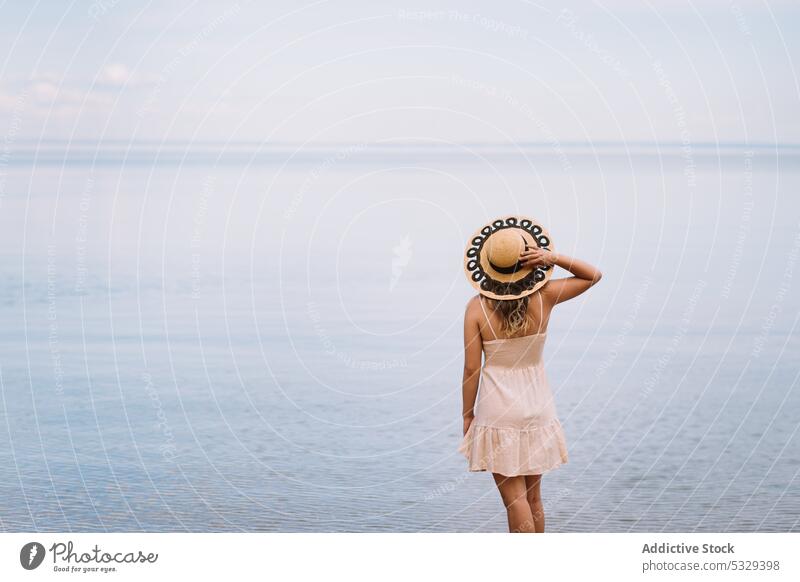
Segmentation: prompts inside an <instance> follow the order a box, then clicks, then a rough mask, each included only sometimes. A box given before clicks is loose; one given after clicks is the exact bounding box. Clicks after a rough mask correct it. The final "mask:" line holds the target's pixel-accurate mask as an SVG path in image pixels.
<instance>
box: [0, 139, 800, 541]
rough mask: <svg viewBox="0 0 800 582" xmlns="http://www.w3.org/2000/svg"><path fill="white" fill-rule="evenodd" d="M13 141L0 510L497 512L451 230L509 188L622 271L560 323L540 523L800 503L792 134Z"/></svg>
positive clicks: (173, 516) (92, 520)
mask: <svg viewBox="0 0 800 582" xmlns="http://www.w3.org/2000/svg"><path fill="white" fill-rule="evenodd" d="M26 147H27V149H26ZM5 161H6V162H7V163H5V165H4V167H3V182H2V188H1V189H0V204H1V206H0V242H2V245H1V246H0V248H2V258H1V259H0V322H2V326H1V327H0V334H1V335H0V397H1V398H0V404H1V406H0V414H1V415H2V422H0V529H1V530H3V531H32V530H35V531H285V532H294V531H322V532H331V531H404V532H405V531H408V532H416V531H423V532H433V531H459V532H473V531H504V529H505V513H504V511H503V507H502V504H501V502H500V498H499V495H498V494H497V491H496V489H495V487H494V484H493V482H492V479H491V476H490V475H488V474H486V473H468V472H467V471H466V464H465V460H464V459H463V458H462V457H461V456H460V455H459V454H458V452H457V450H456V449H457V447H458V444H459V442H460V438H461V418H460V406H461V404H460V380H461V366H462V353H461V324H462V314H463V308H464V304H465V302H466V301H467V300H468V299H469V297H470V296H471V288H470V287H469V286H468V284H467V282H466V280H465V278H464V275H463V272H462V267H461V252H462V250H463V247H464V245H465V242H466V240H467V238H468V237H469V235H470V234H471V232H472V231H473V230H474V229H476V228H477V227H478V226H479V225H480V224H481V223H482V222H483V221H484V220H487V219H488V218H491V217H494V216H495V215H500V214H505V213H513V212H520V213H525V214H530V215H533V216H535V217H537V218H538V219H539V220H541V221H542V222H543V223H544V224H545V225H546V226H547V227H548V228H549V230H550V232H551V234H552V238H553V241H554V244H555V247H556V248H557V249H558V250H559V251H561V252H565V253H567V254H572V255H576V256H580V257H582V258H585V259H587V260H589V261H591V262H593V263H595V264H597V265H598V266H599V267H600V268H601V269H602V270H603V273H604V278H603V280H602V282H601V283H600V284H599V285H598V286H597V287H595V288H593V289H592V290H590V291H589V292H588V293H586V294H585V295H583V296H581V297H580V298H578V299H576V300H574V301H571V302H569V303H565V304H563V305H560V306H558V307H557V308H556V311H555V312H554V314H553V316H552V318H551V322H550V328H549V331H548V344H547V346H546V348H545V359H546V362H547V371H548V375H549V378H550V382H551V385H552V387H553V390H554V393H555V397H556V401H557V409H558V412H559V415H560V417H561V420H562V423H563V425H564V427H565V431H566V435H567V439H568V447H569V456H570V458H569V463H568V464H566V465H564V466H563V467H561V468H559V469H557V470H555V471H553V472H551V473H549V474H548V475H547V476H545V478H544V480H543V496H544V502H545V507H546V510H547V520H548V529H549V530H550V531H557V532H567V531H614V532H626V531H645V532H658V531H800V493H799V492H800V480H799V479H798V472H800V435H798V426H800V424H799V423H798V420H797V418H798V411H800V390H798V373H799V372H800V364H799V363H798V362H799V360H798V354H799V353H800V349H799V348H800V339H798V338H799V337H800V334H798V330H797V323H798V307H800V293H798V287H800V274H798V265H797V261H798V256H800V202H798V198H797V192H798V191H799V190H800V152H798V151H797V150H796V149H792V148H783V149H780V150H777V151H776V150H774V149H771V148H769V147H760V148H759V147H755V148H748V147H745V146H735V145H734V146H730V147H727V148H722V149H720V148H716V147H713V146H705V147H702V146H700V147H695V148H694V149H692V150H691V152H689V153H687V152H686V151H684V150H682V149H681V148H679V147H677V146H675V145H672V146H670V145H667V146H664V147H658V148H654V147H648V146H646V145H639V146H637V147H634V148H631V147H620V146H614V145H613V144H599V145H596V146H593V147H589V146H580V145H575V144H573V145H568V146H567V147H566V151H565V152H564V153H563V154H561V153H559V154H558V155H555V154H554V153H553V152H552V151H551V148H549V147H544V146H536V145H535V144H533V145H531V144H528V145H526V146H523V147H514V148H497V147H488V146H483V145H480V144H477V145H473V146H469V147H454V146H448V147H444V146H427V147H421V146H413V147H412V146H402V147H401V146H388V145H387V146H380V145H375V144H350V145H335V144H334V145H331V144H327V145H325V146H319V147H316V148H311V149H309V148H295V149H293V148H289V147H288V146H284V147H277V146H276V147H273V148H265V149H261V148H259V147H258V146H257V145H253V144H240V145H238V146H236V147H232V146H231V145H230V144H229V145H227V146H226V147H224V148H223V147H222V146H221V145H220V144H202V147H200V146H198V145H194V146H192V147H191V148H187V147H186V146H185V145H181V144H168V147H165V146H164V145H163V144H160V145H159V144H144V145H142V146H140V147H137V148H130V147H128V145H125V144H123V145H119V146H114V144H106V145H104V146H103V147H102V148H98V147H97V146H96V145H95V146H93V145H92V144H87V143H75V144H70V145H69V146H67V144H63V143H52V144H44V145H42V144H35V145H33V144H29V145H28V146H26V145H25V144H18V145H17V147H16V149H15V151H14V153H13V155H12V156H11V157H10V158H8V159H7V160H5ZM561 275H564V273H561ZM556 276H559V274H558V273H557V275H556Z"/></svg>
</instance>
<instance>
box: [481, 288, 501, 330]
mask: <svg viewBox="0 0 800 582" xmlns="http://www.w3.org/2000/svg"><path fill="white" fill-rule="evenodd" d="M478 301H480V303H481V309H482V310H483V316H484V317H485V318H486V325H488V326H489V329H490V330H491V331H492V338H493V339H497V334H496V333H494V328H493V327H492V322H491V321H489V314H488V313H486V307H484V306H483V295H479V296H478Z"/></svg>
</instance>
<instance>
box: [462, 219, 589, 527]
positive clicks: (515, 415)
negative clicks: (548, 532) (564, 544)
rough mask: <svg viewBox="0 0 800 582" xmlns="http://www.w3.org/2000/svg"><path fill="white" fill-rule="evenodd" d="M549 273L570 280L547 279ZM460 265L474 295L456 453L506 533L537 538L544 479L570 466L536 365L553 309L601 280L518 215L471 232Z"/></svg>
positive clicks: (468, 313) (469, 309) (469, 313)
mask: <svg viewBox="0 0 800 582" xmlns="http://www.w3.org/2000/svg"><path fill="white" fill-rule="evenodd" d="M554 265H557V266H559V267H562V268H563V269H566V270H567V271H570V272H571V273H572V275H573V276H572V277H567V278H564V279H551V275H552V273H553V266H554ZM464 266H465V271H466V273H467V276H468V278H469V280H470V282H471V283H472V285H473V286H474V287H475V288H476V289H477V290H478V292H479V295H477V296H476V297H473V298H472V299H471V300H470V301H469V303H468V304H467V309H466V313H465V316H464V377H463V382H462V391H463V400H464V405H463V416H464V439H463V441H462V443H461V447H460V448H459V450H460V451H461V452H462V453H464V454H465V455H466V457H467V459H468V461H469V470H470V471H490V472H491V473H492V475H493V476H494V480H495V483H496V484H497V488H498V489H499V490H500V496H501V497H502V499H503V504H504V505H505V507H506V511H507V513H508V528H509V531H511V532H531V533H533V532H544V509H543V506H542V500H541V496H540V485H541V477H542V475H543V474H544V473H546V472H548V471H550V470H552V469H554V468H556V467H558V466H559V465H561V464H563V463H566V462H567V447H566V442H565V439H564V432H563V430H562V428H561V423H560V422H559V419H558V416H557V414H556V408H555V404H554V402H553V395H552V392H551V390H550V386H549V385H548V382H547V376H546V375H545V371H544V367H543V363H542V350H543V348H544V343H545V338H546V335H547V325H548V322H549V320H550V312H551V311H552V309H553V307H554V306H555V305H556V304H558V303H561V302H562V301H566V300H567V299H572V298H573V297H577V296H578V295H580V294H581V293H583V292H584V291H586V290H587V289H589V287H591V286H592V285H594V284H595V283H597V282H598V281H599V280H600V277H601V276H602V275H601V273H600V271H598V270H597V269H595V268H594V267H592V266H591V265H589V264H588V263H586V262H584V261H580V260H578V259H573V258H570V257H567V256H565V255H562V254H557V253H555V252H553V250H552V248H551V243H550V236H549V235H548V233H547V232H546V231H545V230H544V228H542V227H541V226H540V225H539V224H537V223H536V221H535V220H533V219H531V218H527V217H522V216H519V217H518V216H508V217H504V218H500V219H497V220H495V221H493V222H492V223H491V224H488V225H486V226H484V227H483V228H481V229H480V230H478V232H477V233H476V234H475V235H474V236H473V237H472V239H471V241H470V243H469V244H468V246H467V250H466V253H465V259H464ZM481 352H483V355H484V363H483V368H481ZM479 380H480V394H478V383H479ZM476 397H477V399H476Z"/></svg>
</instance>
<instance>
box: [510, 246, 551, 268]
mask: <svg viewBox="0 0 800 582" xmlns="http://www.w3.org/2000/svg"><path fill="white" fill-rule="evenodd" d="M555 259H556V257H555V254H554V253H553V252H552V251H549V250H547V249H542V248H539V247H530V248H528V249H526V250H524V251H522V253H520V255H519V262H520V263H521V264H522V266H523V267H551V266H552V265H553V264H554V263H555Z"/></svg>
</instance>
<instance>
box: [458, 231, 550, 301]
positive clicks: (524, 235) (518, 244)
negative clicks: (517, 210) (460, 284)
mask: <svg viewBox="0 0 800 582" xmlns="http://www.w3.org/2000/svg"><path fill="white" fill-rule="evenodd" d="M534 246H538V247H539V248H543V249H547V250H553V247H552V243H551V241H550V234H549V233H548V232H547V231H546V230H545V229H544V227H543V226H542V225H541V224H539V223H538V222H537V221H536V220H534V219H533V218H530V217H527V216H505V217H502V218H498V219H497V220H493V221H492V222H490V223H489V224H486V225H485V226H482V227H481V228H479V229H478V230H477V231H476V232H475V234H473V235H472V237H471V238H470V241H469V243H468V244H467V248H466V250H465V251H464V273H465V274H466V275H467V279H469V282H470V283H471V284H472V286H473V287H475V289H477V291H478V292H479V293H480V294H481V295H485V296H486V297H490V298H492V299H519V298H520V297H525V296H526V295H530V294H531V293H534V292H536V291H538V290H539V288H541V287H542V286H543V285H544V284H545V283H547V281H548V280H549V279H550V277H551V276H552V275H553V268H552V267H544V266H540V267H523V266H522V265H520V264H519V255H520V253H521V252H522V251H524V250H525V248H526V247H534Z"/></svg>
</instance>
